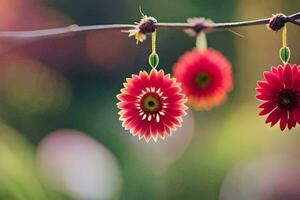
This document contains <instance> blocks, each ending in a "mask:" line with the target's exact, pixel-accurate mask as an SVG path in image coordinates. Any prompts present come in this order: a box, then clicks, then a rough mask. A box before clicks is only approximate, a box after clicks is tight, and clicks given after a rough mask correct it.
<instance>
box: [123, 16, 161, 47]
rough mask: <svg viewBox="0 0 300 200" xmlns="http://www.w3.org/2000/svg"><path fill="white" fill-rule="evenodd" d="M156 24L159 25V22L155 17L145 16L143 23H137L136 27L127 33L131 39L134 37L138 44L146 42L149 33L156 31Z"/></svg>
mask: <svg viewBox="0 0 300 200" xmlns="http://www.w3.org/2000/svg"><path fill="white" fill-rule="evenodd" d="M155 23H157V20H156V19H155V18H154V17H148V16H146V15H143V18H142V19H141V21H140V22H139V23H137V22H136V23H135V24H136V26H135V27H134V28H133V29H130V30H128V31H126V32H129V37H131V36H134V37H135V39H136V43H137V44H138V42H143V41H144V40H146V37H147V36H146V34H147V33H151V32H154V31H155Z"/></svg>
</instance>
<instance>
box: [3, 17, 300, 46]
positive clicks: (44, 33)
mask: <svg viewBox="0 0 300 200" xmlns="http://www.w3.org/2000/svg"><path fill="white" fill-rule="evenodd" d="M277 15H282V16H283V18H282V20H283V21H280V22H281V24H280V25H282V24H283V25H284V24H285V23H287V22H289V23H292V24H295V25H298V26H300V21H297V20H298V19H300V12H297V13H295V14H292V15H290V16H285V15H283V14H277ZM277 15H275V16H277ZM273 18H274V16H273V17H271V18H263V19H257V20H251V21H241V22H228V23H213V22H211V23H203V24H191V23H155V24H154V26H155V29H192V30H194V31H196V32H200V31H206V30H217V29H226V28H233V27H242V26H255V25H263V24H269V25H270V23H271V22H270V21H271V20H272V19H273ZM199 25H201V26H200V27H199ZM277 25H278V24H277ZM136 27H137V25H132V24H111V25H91V26H78V25H76V24H73V25H70V26H67V27H61V28H52V29H41V30H34V31H0V39H12V40H34V39H37V38H49V37H59V36H63V35H70V34H74V33H77V32H86V31H104V30H130V29H135V28H136ZM280 28H281V27H279V29H280ZM279 29H278V30H279ZM272 30H274V29H272ZM275 31H277V30H275Z"/></svg>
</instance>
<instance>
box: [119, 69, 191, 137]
mask: <svg viewBox="0 0 300 200" xmlns="http://www.w3.org/2000/svg"><path fill="white" fill-rule="evenodd" d="M126 81H127V82H126V83H124V88H123V89H121V94H119V95H117V98H118V99H119V100H120V102H119V103H118V104H117V105H118V108H119V109H120V110H121V111H120V112H119V115H120V120H121V121H122V126H123V127H124V128H125V129H126V130H129V131H130V133H132V135H137V136H139V139H141V138H143V137H144V138H145V139H146V141H147V142H148V141H149V140H150V139H151V138H153V139H154V141H157V139H158V136H160V137H161V138H162V139H164V138H165V137H166V136H167V135H170V134H171V131H174V130H176V128H177V127H180V126H181V121H182V117H183V116H184V115H185V114H186V112H185V110H186V109H187V107H186V106H185V102H186V98H185V95H184V94H183V93H182V89H181V87H180V84H179V83H177V82H176V79H174V78H170V74H166V75H165V74H164V71H163V70H159V71H157V70H156V69H152V70H151V72H150V74H148V73H147V72H146V71H140V73H139V75H132V77H131V78H128V79H127V80H126Z"/></svg>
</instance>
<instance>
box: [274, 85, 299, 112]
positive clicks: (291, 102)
mask: <svg viewBox="0 0 300 200" xmlns="http://www.w3.org/2000/svg"><path fill="white" fill-rule="evenodd" d="M298 104H299V94H298V92H297V91H294V90H292V89H283V90H282V91H281V92H280V93H279V100H278V106H279V107H281V108H284V109H288V110H290V109H293V108H296V107H297V106H298Z"/></svg>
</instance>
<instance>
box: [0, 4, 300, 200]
mask: <svg viewBox="0 0 300 200" xmlns="http://www.w3.org/2000/svg"><path fill="white" fill-rule="evenodd" d="M139 6H142V8H143V11H144V13H145V14H146V15H151V16H155V17H156V18H157V19H158V21H160V22H185V21H186V19H187V18H189V17H197V16H203V17H207V18H211V19H212V20H214V21H216V22H225V21H240V20H249V19H256V18H263V17H269V16H271V15H272V14H273V13H277V12H283V13H286V14H291V13H294V12H298V11H299V10H300V9H299V8H300V1H298V0H226V1H224V0H185V1H181V0H172V1H160V0H152V1H147V0H139V1H138V0H110V1H104V0H89V1H84V0H0V30H35V29H40V28H54V27H61V26H65V25H69V24H72V23H76V24H79V25H93V24H111V23H133V22H135V21H139V19H140V13H139V10H138V8H139ZM233 30H234V31H236V32H238V33H239V34H241V35H243V36H244V37H239V36H238V35H236V34H233V33H232V32H230V31H228V30H224V31H217V32H213V33H210V34H209V35H208V44H209V46H210V47H213V48H215V49H218V50H220V51H221V52H222V53H223V54H224V55H226V56H227V57H228V58H229V59H230V61H231V62H232V65H233V71H234V91H233V92H232V93H231V94H230V95H229V99H228V101H227V102H226V103H225V104H224V105H222V106H220V107H218V108H215V109H213V110H212V111H209V112H207V111H205V112H195V111H193V110H189V113H188V115H187V116H186V117H185V118H184V123H183V127H182V128H180V129H178V130H177V131H176V132H175V133H174V134H173V136H172V137H169V138H167V139H166V140H165V141H159V142H158V143H154V142H150V143H149V144H147V143H146V142H145V141H142V140H141V141H138V139H137V138H136V137H132V136H131V135H130V134H129V133H128V132H126V131H124V130H123V128H122V127H121V125H120V122H119V121H118V115H117V112H118V110H117V108H116V102H117V99H116V97H115V96H116V95H117V94H118V93H119V90H120V88H121V87H122V82H124V80H125V78H126V77H128V76H130V75H131V74H132V73H138V71H139V70H141V69H145V68H147V67H148V63H147V58H148V55H149V53H150V48H151V47H150V40H147V41H145V42H144V43H142V44H139V45H138V46H137V45H136V44H135V41H134V39H132V38H128V37H127V35H126V34H124V33H120V32H118V31H102V32H97V31H92V32H87V33H78V34H74V35H71V36H66V37H55V38H50V39H47V38H44V39H39V40H26V41H24V40H17V41H14V40H5V39H1V38H0V199H1V200H73V199H74V200H119V199H121V200H141V199H143V200H154V199H159V200H164V199H166V200H168V199H170V200H171V199H172V200H182V199H189V200H194V199H195V200H196V199H197V200H198V199H203V200H214V199H216V200H217V199H220V200H254V199H255V200H279V199H280V200H281V199H282V200H297V199H298V200H299V199H300V148H299V142H300V136H299V134H300V133H299V132H300V130H299V128H296V129H294V130H292V131H286V132H283V133H281V132H280V131H279V128H278V127H274V128H272V129H270V128H269V127H268V126H266V125H265V124H264V118H261V117H258V110H257V109H256V107H257V105H258V102H257V101H256V99H255V87H256V81H257V80H259V79H262V72H263V71H264V70H267V69H269V68H270V66H272V65H277V64H279V63H280V60H279V58H278V50H279V48H280V46H281V34H280V33H274V32H272V31H269V30H267V29H266V27H265V26H255V27H243V28H235V29H233ZM299 33H300V29H299V27H296V26H294V25H290V24H289V25H288V45H289V47H290V48H291V51H292V58H291V63H298V64H299V62H300V53H299V52H300V46H299ZM194 45H195V39H194V38H191V37H188V36H187V35H186V34H185V33H183V31H179V30H159V31H158V53H159V55H160V60H161V61H160V66H161V67H162V68H163V69H164V70H165V71H166V72H169V73H171V72H172V66H173V64H174V63H175V62H176V61H177V59H178V57H179V56H180V55H181V54H183V53H184V52H185V51H187V50H190V49H191V48H193V47H194Z"/></svg>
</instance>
